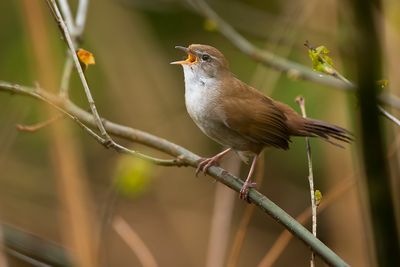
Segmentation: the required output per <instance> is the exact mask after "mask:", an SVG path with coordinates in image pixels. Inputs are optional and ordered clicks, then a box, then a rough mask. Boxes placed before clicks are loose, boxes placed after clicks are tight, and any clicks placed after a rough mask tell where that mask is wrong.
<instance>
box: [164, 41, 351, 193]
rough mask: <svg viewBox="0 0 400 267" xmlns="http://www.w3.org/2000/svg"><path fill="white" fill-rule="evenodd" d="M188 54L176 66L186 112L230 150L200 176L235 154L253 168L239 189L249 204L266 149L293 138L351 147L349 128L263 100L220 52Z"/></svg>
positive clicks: (196, 47) (206, 163) (285, 145)
mask: <svg viewBox="0 0 400 267" xmlns="http://www.w3.org/2000/svg"><path fill="white" fill-rule="evenodd" d="M175 48H177V49H180V50H183V51H184V52H185V53H186V54H187V58H186V60H181V61H175V62H171V64H179V65H181V66H182V67H183V72H184V77H185V104H186V109H187V111H188V113H189V115H190V117H191V118H192V119H193V121H194V122H195V123H196V125H197V126H198V127H199V128H200V129H201V130H202V131H203V132H204V133H205V134H206V135H207V136H208V137H210V138H211V139H213V140H214V141H216V142H218V143H219V144H221V145H223V146H224V147H227V149H225V150H224V151H222V152H221V153H218V154H217V155H215V156H213V157H210V158H205V159H203V160H202V161H201V162H199V164H198V167H197V170H196V175H197V174H198V173H199V172H200V171H203V172H206V171H207V169H208V168H209V167H210V166H212V165H214V164H217V163H218V161H219V160H220V159H221V158H222V157H223V156H224V155H225V154H226V153H228V152H229V151H231V150H234V151H236V152H237V154H238V155H239V156H240V158H241V159H242V160H243V161H244V162H246V163H248V162H249V161H250V159H251V158H252V162H251V167H250V170H249V173H248V175H247V178H246V180H245V182H244V184H243V187H242V189H241V190H240V195H239V196H240V198H242V199H246V198H247V195H248V191H249V188H251V187H254V186H255V183H253V182H252V180H251V177H252V175H253V172H254V169H255V165H256V162H257V158H258V156H259V154H260V153H261V151H262V150H263V149H264V148H265V147H276V148H280V149H285V150H287V149H289V142H290V137H291V136H309V137H320V138H322V139H324V140H326V141H328V142H331V143H334V142H332V139H333V140H339V141H342V142H347V143H348V142H350V141H351V140H352V136H351V134H350V132H349V131H347V130H346V129H344V128H341V127H338V126H335V125H332V124H329V123H326V122H323V121H319V120H314V119H308V118H303V117H302V116H300V115H299V114H298V113H296V112H295V111H294V110H293V109H292V108H291V107H289V106H288V105H286V104H284V103H281V102H279V101H276V100H273V99H272V98H270V97H268V96H265V95H263V94H262V93H261V92H259V91H258V90H256V89H254V88H253V87H251V86H250V85H248V84H246V83H244V82H242V81H241V80H239V79H238V78H236V77H235V76H234V75H233V74H232V72H231V71H230V70H229V67H228V61H227V60H226V58H225V56H224V55H223V54H222V53H221V52H220V51H219V50H218V49H216V48H214V47H212V46H209V45H201V44H192V45H190V46H189V47H182V46H176V47H175Z"/></svg>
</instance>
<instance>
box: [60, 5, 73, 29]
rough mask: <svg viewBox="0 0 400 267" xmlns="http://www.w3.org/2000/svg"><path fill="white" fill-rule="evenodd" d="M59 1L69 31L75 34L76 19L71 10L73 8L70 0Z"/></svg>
mask: <svg viewBox="0 0 400 267" xmlns="http://www.w3.org/2000/svg"><path fill="white" fill-rule="evenodd" d="M58 3H59V5H60V9H61V12H62V14H63V17H64V20H65V24H66V25H67V27H68V30H69V32H70V33H71V35H75V25H74V19H73V18H72V12H71V8H70V6H69V4H68V0H58Z"/></svg>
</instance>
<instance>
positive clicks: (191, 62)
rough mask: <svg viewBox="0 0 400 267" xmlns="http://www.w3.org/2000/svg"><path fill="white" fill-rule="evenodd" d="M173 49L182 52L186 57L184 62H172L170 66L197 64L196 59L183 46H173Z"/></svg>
mask: <svg viewBox="0 0 400 267" xmlns="http://www.w3.org/2000/svg"><path fill="white" fill-rule="evenodd" d="M175 48H176V49H180V50H182V51H184V52H185V53H186V54H187V55H188V57H187V58H186V59H185V60H179V61H174V62H171V63H170V64H178V65H184V64H193V63H195V62H197V57H196V56H195V55H194V54H192V53H191V52H190V51H189V48H187V47H183V46H175Z"/></svg>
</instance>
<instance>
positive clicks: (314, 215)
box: [296, 96, 317, 267]
mask: <svg viewBox="0 0 400 267" xmlns="http://www.w3.org/2000/svg"><path fill="white" fill-rule="evenodd" d="M296 102H297V104H299V106H300V109H301V114H302V115H303V118H307V114H306V107H305V99H304V97H302V96H298V97H297V98H296ZM306 147H307V161H308V183H309V185H310V196H311V210H312V233H313V235H314V236H315V237H317V203H316V202H315V190H314V174H313V167H312V159H311V145H310V140H309V138H308V137H306ZM314 258H315V254H314V251H311V259H310V266H311V267H314V266H315V261H314Z"/></svg>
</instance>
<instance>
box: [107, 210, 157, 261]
mask: <svg viewBox="0 0 400 267" xmlns="http://www.w3.org/2000/svg"><path fill="white" fill-rule="evenodd" d="M112 225H113V228H114V230H115V232H117V234H118V235H119V236H120V237H121V238H122V240H124V241H125V243H126V244H127V245H128V246H129V248H130V249H131V250H132V251H133V252H134V253H135V255H136V256H137V258H138V259H139V261H140V263H141V264H142V266H143V267H157V266H158V264H157V261H156V259H155V258H154V256H153V254H152V253H151V252H150V250H149V248H148V247H147V246H146V244H145V242H143V240H142V239H141V238H140V236H139V235H138V234H137V233H136V232H135V231H134V230H133V229H132V227H130V226H129V224H128V223H127V222H126V221H125V220H124V219H123V218H122V217H120V216H117V217H115V218H114V221H113V224H112Z"/></svg>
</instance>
